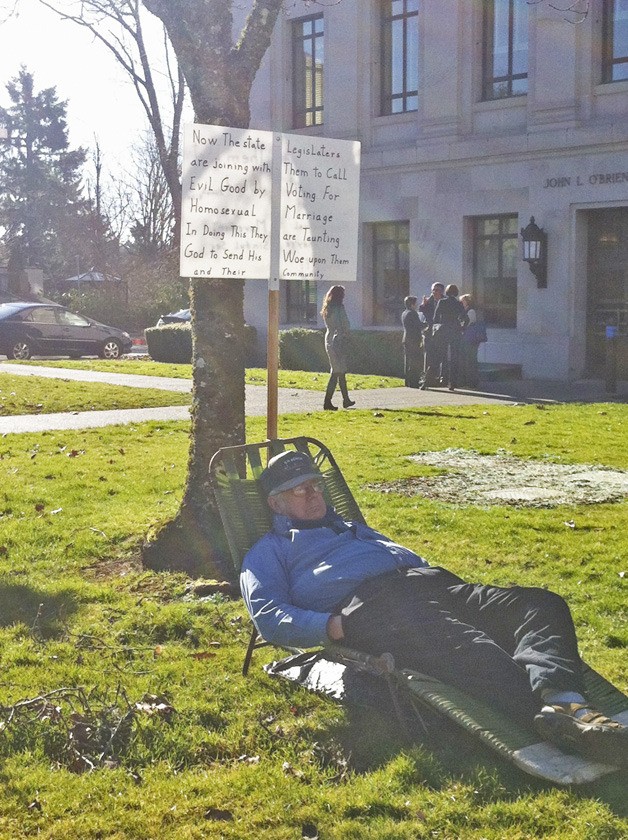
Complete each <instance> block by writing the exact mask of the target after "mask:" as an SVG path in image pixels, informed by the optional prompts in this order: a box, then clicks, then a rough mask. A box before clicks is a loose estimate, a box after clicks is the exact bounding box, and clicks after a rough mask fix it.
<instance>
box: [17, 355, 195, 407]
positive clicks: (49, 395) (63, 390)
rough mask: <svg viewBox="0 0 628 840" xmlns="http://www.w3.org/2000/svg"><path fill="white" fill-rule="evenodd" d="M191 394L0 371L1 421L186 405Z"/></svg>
mask: <svg viewBox="0 0 628 840" xmlns="http://www.w3.org/2000/svg"><path fill="white" fill-rule="evenodd" d="M191 401H192V397H191V395H190V394H180V393H177V392H174V391H163V390H159V389H157V388H155V389H153V388H131V387H127V386H126V385H104V384H101V383H97V382H71V381H67V380H63V379H48V378H44V377H41V376H13V375H11V374H8V373H2V368H1V367H0V417H7V416H9V415H15V414H53V413H55V412H58V411H106V410H109V409H117V408H119V409H122V408H151V407H153V406H155V407H156V406H169V405H189V404H190V403H191Z"/></svg>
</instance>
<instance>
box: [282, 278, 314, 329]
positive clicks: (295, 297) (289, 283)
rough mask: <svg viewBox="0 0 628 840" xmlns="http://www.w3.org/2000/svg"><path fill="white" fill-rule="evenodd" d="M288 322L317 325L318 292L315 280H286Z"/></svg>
mask: <svg viewBox="0 0 628 840" xmlns="http://www.w3.org/2000/svg"><path fill="white" fill-rule="evenodd" d="M285 284H286V285H285V305H286V324H307V325H309V326H312V325H313V324H314V325H315V324H316V323H317V321H318V294H317V287H316V283H315V282H314V281H313V280H286V281H285Z"/></svg>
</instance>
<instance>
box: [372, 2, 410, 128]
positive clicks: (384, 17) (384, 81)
mask: <svg viewBox="0 0 628 840" xmlns="http://www.w3.org/2000/svg"><path fill="white" fill-rule="evenodd" d="M393 2H394V0H380V5H379V12H380V116H386V117H387V116H394V115H396V114H408V113H412V112H415V111H418V110H419V67H418V60H417V67H416V78H417V86H416V89H414V90H409V88H408V75H409V74H408V44H409V33H408V28H409V27H408V25H409V21H410V19H416V31H417V45H416V51H417V59H420V42H419V11H420V2H419V1H418V0H417V4H416V9H410V10H408V8H407V3H408V0H400V2H403V9H402V11H401V12H400V13H397V14H395V13H394V12H393V11H392V6H393ZM395 21H402V28H403V36H402V41H403V45H402V57H401V63H402V82H401V91H400V92H393V90H392V84H393V61H394V58H395V56H394V55H393V44H392V41H393V38H392V29H393V24H394V22H395ZM410 99H414V100H415V103H414V105H410V104H409V100H410ZM394 102H401V109H400V110H395V109H394V108H393V103H394Z"/></svg>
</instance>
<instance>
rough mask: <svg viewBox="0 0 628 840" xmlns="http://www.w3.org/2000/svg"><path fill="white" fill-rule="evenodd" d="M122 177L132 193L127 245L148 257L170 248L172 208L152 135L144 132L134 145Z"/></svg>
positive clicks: (171, 239) (172, 245)
mask: <svg viewBox="0 0 628 840" xmlns="http://www.w3.org/2000/svg"><path fill="white" fill-rule="evenodd" d="M123 177H124V176H123ZM124 180H125V182H126V184H127V187H128V190H129V193H130V195H131V196H132V208H131V219H132V221H131V225H130V241H129V243H128V245H129V248H131V249H132V250H133V251H134V252H137V253H143V254H146V255H148V256H154V255H156V254H159V253H164V252H167V251H170V250H172V249H173V248H174V246H175V245H176V244H178V243H177V242H176V240H175V236H174V233H175V207H174V204H173V201H172V195H171V193H170V190H169V189H168V183H167V181H166V177H165V174H164V171H163V167H162V165H161V160H160V157H159V150H158V148H157V145H156V143H155V140H154V137H151V136H150V135H148V134H147V135H146V136H145V137H144V138H143V140H142V142H141V143H138V144H137V145H136V146H135V148H134V149H133V156H132V165H131V170H130V172H129V173H127V175H126V177H124ZM177 204H178V205H179V206H180V201H178V202H177Z"/></svg>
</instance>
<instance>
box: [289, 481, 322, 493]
mask: <svg viewBox="0 0 628 840" xmlns="http://www.w3.org/2000/svg"><path fill="white" fill-rule="evenodd" d="M324 489H325V482H324V481H323V479H322V478H317V479H314V480H313V481H304V482H303V484H297V486H296V487H292V488H291V489H290V490H286V493H292V495H293V496H307V494H308V493H322V492H323V491H324Z"/></svg>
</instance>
